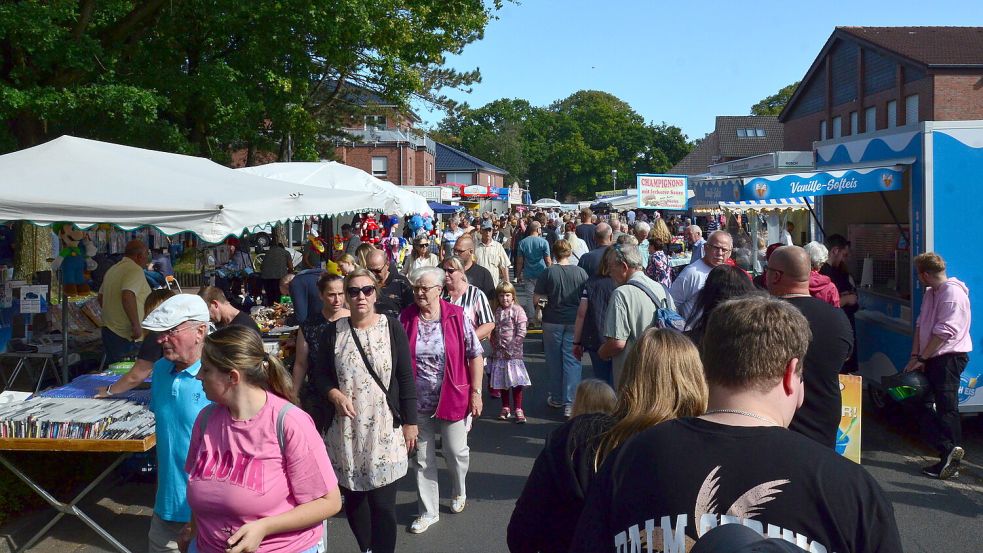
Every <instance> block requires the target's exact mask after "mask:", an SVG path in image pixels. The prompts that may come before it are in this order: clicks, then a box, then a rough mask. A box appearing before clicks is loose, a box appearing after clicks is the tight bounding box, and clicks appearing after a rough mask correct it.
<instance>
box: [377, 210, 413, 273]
mask: <svg viewBox="0 0 983 553" xmlns="http://www.w3.org/2000/svg"><path fill="white" fill-rule="evenodd" d="M380 244H381V245H382V249H383V250H384V251H385V252H386V256H388V257H389V262H390V263H397V264H399V265H402V261H403V260H402V254H403V249H404V247H405V246H406V245H407V241H406V239H405V238H403V233H402V232H400V230H399V217H395V216H394V217H391V218H390V219H389V228H388V229H387V230H386V232H385V237H384V238H383V239H382V241H381V242H380Z"/></svg>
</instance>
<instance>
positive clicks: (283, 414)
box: [276, 402, 294, 456]
mask: <svg viewBox="0 0 983 553" xmlns="http://www.w3.org/2000/svg"><path fill="white" fill-rule="evenodd" d="M293 408H294V404H293V403H289V402H288V403H285V404H284V405H283V407H281V408H280V412H279V413H277V415H276V443H277V444H279V445H280V455H281V456H282V455H283V451H284V450H285V449H286V448H287V446H286V445H285V444H284V438H283V420H284V419H285V418H287V413H289V412H290V411H291V410H292V409H293Z"/></svg>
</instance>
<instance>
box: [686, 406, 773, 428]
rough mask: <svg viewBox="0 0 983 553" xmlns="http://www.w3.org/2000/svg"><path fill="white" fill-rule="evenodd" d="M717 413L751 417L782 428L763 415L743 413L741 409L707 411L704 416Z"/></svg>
mask: <svg viewBox="0 0 983 553" xmlns="http://www.w3.org/2000/svg"><path fill="white" fill-rule="evenodd" d="M717 413H729V414H731V415H741V416H743V417H751V418H752V419H758V420H759V421H765V422H769V423H771V424H773V425H775V426H781V425H780V424H778V423H777V422H775V421H773V420H771V419H769V418H768V417H765V416H762V415H758V414H757V413H751V412H749V411H741V410H740V409H711V410H710V411H707V412H706V413H703V414H704V415H715V414H717Z"/></svg>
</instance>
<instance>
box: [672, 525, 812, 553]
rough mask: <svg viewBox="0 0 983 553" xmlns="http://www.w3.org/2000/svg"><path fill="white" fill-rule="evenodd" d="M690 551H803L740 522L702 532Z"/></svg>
mask: <svg viewBox="0 0 983 553" xmlns="http://www.w3.org/2000/svg"><path fill="white" fill-rule="evenodd" d="M690 551H691V553H805V549H802V548H801V547H798V546H797V545H795V544H794V543H789V542H787V541H785V540H782V539H781V538H765V537H762V535H761V534H759V533H758V532H756V531H755V530H752V529H750V528H748V527H747V526H744V525H741V524H723V525H721V526H717V527H716V528H713V529H712V530H710V531H709V532H707V533H706V534H703V537H701V538H700V539H699V540H698V541H697V542H696V545H694V546H693V549H691V550H690Z"/></svg>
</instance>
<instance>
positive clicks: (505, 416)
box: [498, 407, 512, 421]
mask: <svg viewBox="0 0 983 553" xmlns="http://www.w3.org/2000/svg"><path fill="white" fill-rule="evenodd" d="M511 416H512V410H511V409H509V408H508V407H502V412H501V413H499V414H498V420H500V421H507V420H509V417H511Z"/></svg>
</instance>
